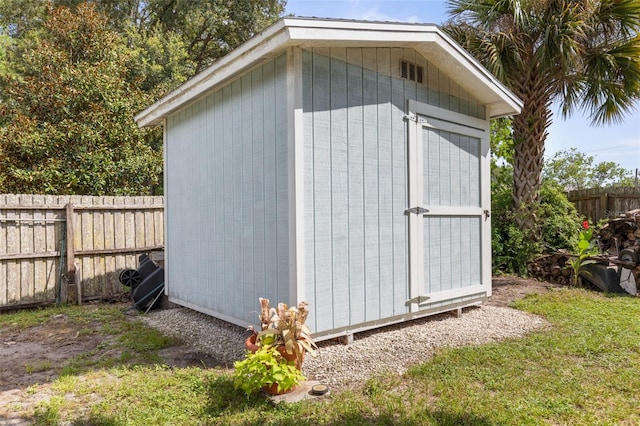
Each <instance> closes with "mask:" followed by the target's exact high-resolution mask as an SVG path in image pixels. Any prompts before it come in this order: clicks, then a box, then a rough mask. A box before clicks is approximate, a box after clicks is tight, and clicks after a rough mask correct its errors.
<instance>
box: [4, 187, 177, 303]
mask: <svg viewBox="0 0 640 426" xmlns="http://www.w3.org/2000/svg"><path fill="white" fill-rule="evenodd" d="M163 214H164V211H163V197H95V196H75V195H74V196H48V195H0V310H6V309H16V308H20V307H28V306H37V305H44V304H50V303H54V302H56V301H61V302H66V301H78V302H82V301H83V300H85V301H86V300H92V299H98V298H103V297H109V296H112V295H115V294H120V293H122V291H123V290H124V288H123V287H122V285H121V284H120V282H119V279H118V276H119V273H120V271H122V270H123V269H129V268H137V266H138V259H137V256H138V255H139V254H140V253H146V252H153V251H156V250H162V249H163V245H164V221H163V220H164V219H163Z"/></svg>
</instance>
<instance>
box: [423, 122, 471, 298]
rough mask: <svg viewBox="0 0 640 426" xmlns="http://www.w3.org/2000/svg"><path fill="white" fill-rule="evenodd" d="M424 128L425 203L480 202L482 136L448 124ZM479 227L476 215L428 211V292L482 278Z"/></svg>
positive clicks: (425, 250) (426, 245)
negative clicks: (430, 213) (448, 128)
mask: <svg viewBox="0 0 640 426" xmlns="http://www.w3.org/2000/svg"><path fill="white" fill-rule="evenodd" d="M422 132H423V135H422V139H423V140H424V141H426V144H425V149H424V159H423V161H424V165H423V167H424V170H425V171H426V173H425V176H424V178H423V179H424V194H423V197H422V198H423V200H424V204H425V206H427V207H429V206H445V207H480V189H481V188H480V161H481V153H480V143H481V142H480V140H479V139H477V138H474V137H470V136H466V135H459V134H456V133H452V132H447V131H443V130H433V129H428V128H423V129H422ZM480 229H481V223H480V219H479V218H478V217H476V216H468V217H467V216H442V217H438V216H430V217H429V216H425V218H424V236H423V238H424V241H425V249H424V259H423V261H424V277H425V289H426V292H427V293H434V292H439V291H445V290H452V289H459V288H462V287H467V286H472V285H478V284H480V283H481V282H482V280H481V267H480V263H481V258H480V256H481V253H482V247H481V240H480Z"/></svg>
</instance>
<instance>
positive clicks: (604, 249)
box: [527, 209, 640, 285]
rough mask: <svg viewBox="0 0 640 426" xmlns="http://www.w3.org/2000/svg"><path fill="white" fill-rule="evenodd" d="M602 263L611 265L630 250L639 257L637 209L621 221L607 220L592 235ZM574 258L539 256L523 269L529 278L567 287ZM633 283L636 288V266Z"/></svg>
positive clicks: (638, 272) (559, 254) (639, 279)
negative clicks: (634, 282)
mask: <svg viewBox="0 0 640 426" xmlns="http://www.w3.org/2000/svg"><path fill="white" fill-rule="evenodd" d="M596 238H597V245H598V246H599V247H600V251H601V253H602V258H603V260H605V261H606V259H607V258H608V260H609V261H610V262H611V263H613V264H615V263H616V262H617V256H618V253H619V252H620V251H622V250H624V249H631V250H634V251H635V252H636V253H638V255H639V256H640V209H635V210H631V211H628V212H626V213H625V214H624V215H621V217H618V218H615V219H610V220H609V221H608V222H607V223H606V224H605V225H604V226H602V228H600V231H599V232H598V234H597V235H596ZM574 258H575V256H574V255H572V254H571V253H569V252H567V251H565V250H560V251H558V252H557V253H553V254H547V255H543V256H540V257H538V258H536V259H534V260H532V261H531V262H529V264H528V265H527V269H528V272H529V276H530V277H532V278H536V279H539V280H542V281H548V282H552V283H557V284H563V285H568V284H571V283H572V282H573V269H572V268H571V265H570V263H569V262H570V260H572V259H574ZM632 273H633V275H634V276H635V279H636V283H639V284H640V264H638V265H636V267H635V268H634V269H633V270H632Z"/></svg>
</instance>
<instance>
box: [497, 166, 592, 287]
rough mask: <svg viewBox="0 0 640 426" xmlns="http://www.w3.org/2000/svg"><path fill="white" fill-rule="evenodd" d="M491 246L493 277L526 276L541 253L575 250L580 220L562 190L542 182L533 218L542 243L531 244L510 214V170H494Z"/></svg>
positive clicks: (508, 168)
mask: <svg viewBox="0 0 640 426" xmlns="http://www.w3.org/2000/svg"><path fill="white" fill-rule="evenodd" d="M491 196H492V199H491V210H492V215H491V226H492V228H491V234H492V235H491V246H492V251H493V258H492V272H493V274H494V275H495V274H497V275H499V274H501V273H509V274H516V275H520V276H525V275H526V274H527V263H528V262H529V261H530V260H532V259H533V258H534V257H535V256H537V255H539V254H541V253H543V252H556V251H558V250H559V249H568V250H570V251H575V249H576V247H577V242H578V241H577V232H576V230H579V229H580V224H581V218H580V216H579V215H578V212H577V211H576V209H575V207H574V206H573V204H572V203H571V202H570V201H569V200H568V199H567V196H566V194H565V193H564V191H562V189H560V188H559V187H557V186H554V185H553V184H552V183H547V182H545V183H544V184H543V186H542V188H541V190H540V204H539V206H538V211H537V214H536V216H537V217H538V219H539V220H540V221H541V222H542V226H541V228H542V240H541V241H540V242H535V241H531V240H530V239H529V238H527V237H526V235H525V234H524V233H523V232H522V231H521V230H520V229H519V228H518V226H517V225H516V213H515V212H514V211H513V171H512V169H511V167H509V166H500V167H494V169H493V171H492V182H491Z"/></svg>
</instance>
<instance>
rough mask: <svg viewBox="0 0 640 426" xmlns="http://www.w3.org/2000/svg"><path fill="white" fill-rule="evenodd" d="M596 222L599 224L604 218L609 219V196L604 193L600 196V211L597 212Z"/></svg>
mask: <svg viewBox="0 0 640 426" xmlns="http://www.w3.org/2000/svg"><path fill="white" fill-rule="evenodd" d="M595 216H596V217H594V218H593V220H594V221H596V222H598V220H600V219H601V218H603V217H609V194H608V193H606V192H605V193H603V194H601V195H600V211H599V212H596V215H595Z"/></svg>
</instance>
